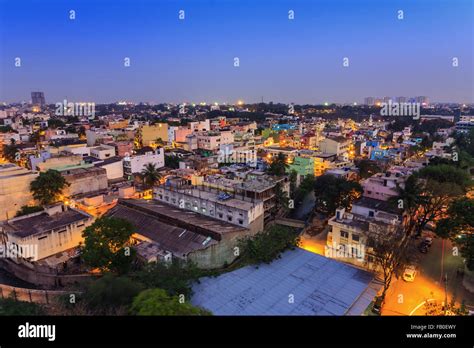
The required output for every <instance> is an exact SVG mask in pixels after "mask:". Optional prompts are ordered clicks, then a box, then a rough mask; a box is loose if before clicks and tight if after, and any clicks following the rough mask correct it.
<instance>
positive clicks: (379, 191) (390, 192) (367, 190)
mask: <svg viewBox="0 0 474 348" xmlns="http://www.w3.org/2000/svg"><path fill="white" fill-rule="evenodd" d="M399 186H400V187H401V188H404V187H405V178H404V177H403V175H402V174H401V173H390V172H387V173H377V174H375V175H373V176H371V177H370V178H368V179H366V180H364V181H362V188H363V189H364V197H369V198H374V199H380V200H382V201H388V200H389V199H390V198H391V197H396V196H398V189H397V188H398V187H399Z"/></svg>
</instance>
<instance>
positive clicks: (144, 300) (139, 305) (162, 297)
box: [131, 289, 211, 315]
mask: <svg viewBox="0 0 474 348" xmlns="http://www.w3.org/2000/svg"><path fill="white" fill-rule="evenodd" d="M131 313H132V314H136V315H211V313H210V312H208V311H206V310H204V309H202V308H199V307H195V306H193V305H191V304H190V303H187V302H180V298H179V297H178V296H169V295H168V294H167V293H166V291H165V290H163V289H147V290H144V291H142V292H141V293H140V294H138V296H137V297H135V299H134V300H133V304H132V308H131Z"/></svg>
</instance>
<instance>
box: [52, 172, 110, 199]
mask: <svg viewBox="0 0 474 348" xmlns="http://www.w3.org/2000/svg"><path fill="white" fill-rule="evenodd" d="M59 172H60V173H61V175H62V176H63V177H64V178H65V179H66V181H67V182H68V183H69V186H67V187H66V188H65V189H64V192H63V194H64V196H66V197H71V196H75V195H79V194H84V193H89V192H95V191H100V190H105V189H107V187H108V181H107V171H106V169H104V168H98V167H94V166H93V165H89V166H81V167H77V168H67V169H63V170H59Z"/></svg>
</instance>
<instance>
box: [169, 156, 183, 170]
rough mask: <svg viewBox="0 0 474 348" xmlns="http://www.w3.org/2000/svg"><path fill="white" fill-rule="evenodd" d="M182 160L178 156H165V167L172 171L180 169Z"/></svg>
mask: <svg viewBox="0 0 474 348" xmlns="http://www.w3.org/2000/svg"><path fill="white" fill-rule="evenodd" d="M179 162H180V159H179V157H178V156H165V166H166V167H168V168H172V169H178V168H179Z"/></svg>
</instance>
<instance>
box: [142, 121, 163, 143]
mask: <svg viewBox="0 0 474 348" xmlns="http://www.w3.org/2000/svg"><path fill="white" fill-rule="evenodd" d="M159 138H161V140H162V141H163V142H165V143H166V142H168V124H167V123H157V124H155V125H152V126H142V127H141V129H140V140H141V143H142V146H151V147H155V146H157V144H156V140H157V139H159Z"/></svg>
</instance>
